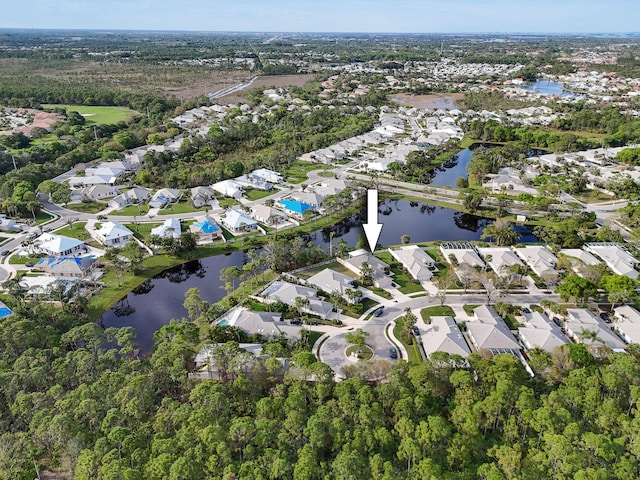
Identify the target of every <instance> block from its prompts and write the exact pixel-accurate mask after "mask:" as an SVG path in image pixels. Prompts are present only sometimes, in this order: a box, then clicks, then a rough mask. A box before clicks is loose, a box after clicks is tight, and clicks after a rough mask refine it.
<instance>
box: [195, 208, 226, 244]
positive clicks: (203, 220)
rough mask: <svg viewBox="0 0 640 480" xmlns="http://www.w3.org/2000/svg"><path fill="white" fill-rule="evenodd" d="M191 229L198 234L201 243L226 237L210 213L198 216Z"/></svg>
mask: <svg viewBox="0 0 640 480" xmlns="http://www.w3.org/2000/svg"><path fill="white" fill-rule="evenodd" d="M189 231H190V232H191V233H193V234H194V235H196V237H197V239H198V240H197V241H198V243H199V244H207V243H211V242H213V241H214V240H216V239H218V238H222V239H224V237H223V235H222V230H221V229H220V227H219V226H218V225H217V224H216V222H215V221H214V220H213V218H211V217H210V216H209V215H203V216H202V217H198V218H196V221H195V223H193V224H191V225H190V226H189Z"/></svg>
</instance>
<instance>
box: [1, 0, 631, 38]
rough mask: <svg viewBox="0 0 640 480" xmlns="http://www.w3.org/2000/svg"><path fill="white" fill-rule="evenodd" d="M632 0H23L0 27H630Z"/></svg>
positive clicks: (8, 8)
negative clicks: (133, 0) (534, 0)
mask: <svg viewBox="0 0 640 480" xmlns="http://www.w3.org/2000/svg"><path fill="white" fill-rule="evenodd" d="M639 18H640V2H638V1H637V0H610V1H608V2H603V1H602V0H537V1H536V2H533V1H527V2H526V4H525V2H522V1H520V2H518V1H514V0H449V1H443V0H395V1H382V0H342V1H338V0H322V1H318V0H307V1H304V0H297V1H293V0H233V1H229V2H220V1H216V0H184V1H182V2H175V1H169V0H154V1H151V0H137V1H135V2H131V1H130V0H99V1H97V0H57V1H55V2H52V1H51V0H21V1H13V2H7V4H6V5H3V7H2V17H1V18H0V28H39V29H95V30H176V31H185V30H186V31H189V30H191V31H218V32H220V31H234V32H242V31H246V32H354V33H358V32H375V33H629V32H637V31H639V30H640V27H639V25H638V19H639Z"/></svg>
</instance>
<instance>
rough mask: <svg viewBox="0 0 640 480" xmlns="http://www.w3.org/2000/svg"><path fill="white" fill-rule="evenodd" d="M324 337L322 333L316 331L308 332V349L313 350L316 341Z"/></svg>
mask: <svg viewBox="0 0 640 480" xmlns="http://www.w3.org/2000/svg"><path fill="white" fill-rule="evenodd" d="M322 335H324V332H318V331H317V330H310V331H309V348H313V346H314V345H315V344H316V342H317V341H318V339H319V338H320V337H321V336H322Z"/></svg>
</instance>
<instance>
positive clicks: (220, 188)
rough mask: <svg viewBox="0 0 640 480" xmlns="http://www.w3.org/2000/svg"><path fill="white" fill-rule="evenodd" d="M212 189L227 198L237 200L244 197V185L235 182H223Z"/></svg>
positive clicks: (214, 185)
mask: <svg viewBox="0 0 640 480" xmlns="http://www.w3.org/2000/svg"><path fill="white" fill-rule="evenodd" d="M211 188H212V189H213V190H215V191H216V192H218V193H220V194H221V195H224V196H225V197H231V198H235V199H236V200H237V199H238V198H240V197H242V185H240V184H239V183H238V182H236V181H235V180H223V181H221V182H218V183H214V184H213V185H211Z"/></svg>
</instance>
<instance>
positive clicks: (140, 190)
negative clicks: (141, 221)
mask: <svg viewBox="0 0 640 480" xmlns="http://www.w3.org/2000/svg"><path fill="white" fill-rule="evenodd" d="M150 196H151V190H150V189H148V188H144V187H133V188H130V189H129V190H127V191H126V192H122V193H121V194H120V195H117V196H116V197H114V198H112V199H111V201H110V202H109V203H108V205H109V206H110V207H112V208H118V209H120V208H123V207H126V206H127V205H130V204H139V203H143V202H146V201H147V199H148V198H149V197H150Z"/></svg>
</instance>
